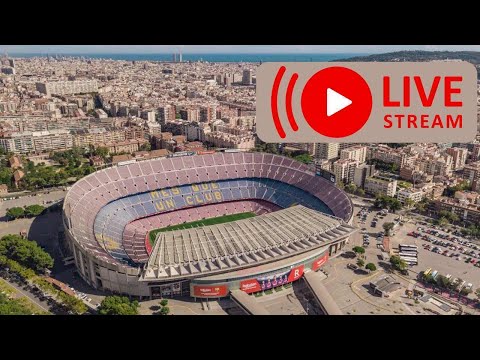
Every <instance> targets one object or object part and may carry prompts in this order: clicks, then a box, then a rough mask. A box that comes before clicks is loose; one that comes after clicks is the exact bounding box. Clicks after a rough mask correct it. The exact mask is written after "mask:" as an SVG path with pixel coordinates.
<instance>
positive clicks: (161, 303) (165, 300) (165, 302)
mask: <svg viewBox="0 0 480 360" xmlns="http://www.w3.org/2000/svg"><path fill="white" fill-rule="evenodd" d="M167 305H168V300H167V299H162V300H161V301H160V306H167Z"/></svg>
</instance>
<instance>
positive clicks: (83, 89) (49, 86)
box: [36, 80, 98, 96]
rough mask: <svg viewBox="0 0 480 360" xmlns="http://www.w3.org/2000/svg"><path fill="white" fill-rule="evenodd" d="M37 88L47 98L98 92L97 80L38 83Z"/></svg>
mask: <svg viewBox="0 0 480 360" xmlns="http://www.w3.org/2000/svg"><path fill="white" fill-rule="evenodd" d="M36 88H37V90H38V91H40V92H41V93H43V94H46V95H47V96H50V95H72V94H86V93H91V92H98V83H97V80H73V81H54V82H39V83H36Z"/></svg>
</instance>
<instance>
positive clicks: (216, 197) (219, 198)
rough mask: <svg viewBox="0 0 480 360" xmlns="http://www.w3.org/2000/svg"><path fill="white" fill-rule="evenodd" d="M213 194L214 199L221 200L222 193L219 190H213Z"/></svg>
mask: <svg viewBox="0 0 480 360" xmlns="http://www.w3.org/2000/svg"><path fill="white" fill-rule="evenodd" d="M213 196H215V199H217V200H218V201H222V200H223V197H222V193H221V192H220V191H214V192H213Z"/></svg>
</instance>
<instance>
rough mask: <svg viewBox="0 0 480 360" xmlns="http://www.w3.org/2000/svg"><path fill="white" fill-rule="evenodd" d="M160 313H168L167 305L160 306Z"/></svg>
mask: <svg viewBox="0 0 480 360" xmlns="http://www.w3.org/2000/svg"><path fill="white" fill-rule="evenodd" d="M160 314H161V315H168V314H170V308H169V307H168V306H162V308H161V309H160Z"/></svg>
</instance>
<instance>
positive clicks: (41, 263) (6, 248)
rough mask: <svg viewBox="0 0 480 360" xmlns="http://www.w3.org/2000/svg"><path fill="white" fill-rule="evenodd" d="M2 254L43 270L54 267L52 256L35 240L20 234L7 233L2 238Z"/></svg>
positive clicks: (0, 250)
mask: <svg viewBox="0 0 480 360" xmlns="http://www.w3.org/2000/svg"><path fill="white" fill-rule="evenodd" d="M0 255H4V256H6V257H7V258H9V259H12V260H15V261H18V262H19V263H20V264H21V265H23V266H26V267H28V268H30V269H33V270H35V271H37V272H42V271H43V270H45V269H51V268H52V267H53V259H52V257H51V256H50V255H49V254H48V253H47V252H45V251H44V250H43V249H42V248H41V247H39V246H38V245H37V243H36V242H35V241H30V240H28V239H24V238H22V237H21V236H19V235H5V236H4V237H2V238H1V239H0Z"/></svg>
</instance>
